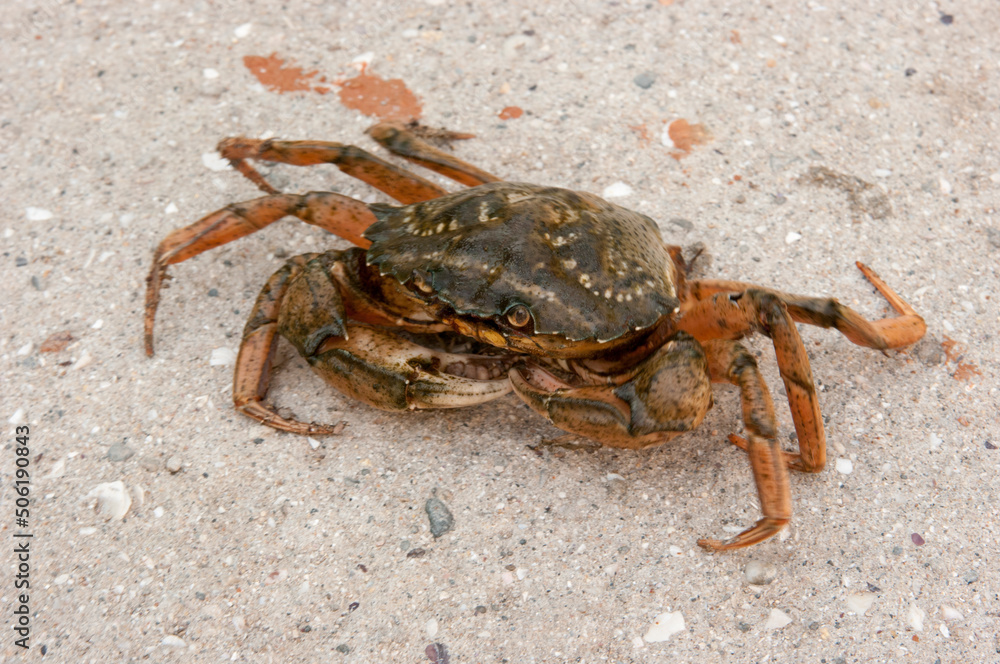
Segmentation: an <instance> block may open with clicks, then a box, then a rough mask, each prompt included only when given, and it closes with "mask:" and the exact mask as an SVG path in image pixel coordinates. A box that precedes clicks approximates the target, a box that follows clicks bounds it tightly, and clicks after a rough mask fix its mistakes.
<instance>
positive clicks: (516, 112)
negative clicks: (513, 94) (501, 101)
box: [497, 106, 524, 120]
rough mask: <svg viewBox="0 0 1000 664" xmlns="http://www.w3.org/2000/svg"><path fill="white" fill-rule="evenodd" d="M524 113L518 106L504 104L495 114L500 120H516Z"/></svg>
mask: <svg viewBox="0 0 1000 664" xmlns="http://www.w3.org/2000/svg"><path fill="white" fill-rule="evenodd" d="M522 115H524V111H523V110H521V108H520V107H518V106H506V107H504V109H503V110H502V111H500V113H499V114H498V115H497V117H499V118H500V119H501V120H516V119H518V118H519V117H521V116H522Z"/></svg>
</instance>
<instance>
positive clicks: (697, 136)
mask: <svg viewBox="0 0 1000 664" xmlns="http://www.w3.org/2000/svg"><path fill="white" fill-rule="evenodd" d="M667 135H668V136H670V140H671V141H672V142H673V144H674V148H675V150H674V151H673V152H671V153H670V156H671V157H673V158H674V159H676V160H678V161H680V160H681V158H682V157H685V156H687V155H689V154H691V149H692V148H693V147H694V146H696V145H704V144H705V143H707V142H708V141H709V139H711V138H712V135H711V134H709V133H708V130H707V129H705V126H704V125H700V124H691V123H690V122H688V121H687V120H685V119H684V118H678V119H676V120H674V121H673V122H671V123H670V124H669V125H667Z"/></svg>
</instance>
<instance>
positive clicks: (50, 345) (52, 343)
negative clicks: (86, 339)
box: [38, 330, 75, 353]
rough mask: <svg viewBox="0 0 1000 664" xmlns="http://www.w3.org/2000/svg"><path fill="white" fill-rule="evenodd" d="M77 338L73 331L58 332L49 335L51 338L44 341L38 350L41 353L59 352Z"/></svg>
mask: <svg viewBox="0 0 1000 664" xmlns="http://www.w3.org/2000/svg"><path fill="white" fill-rule="evenodd" d="M73 341H75V338H74V337H73V333H72V332H70V331H69V330H67V331H65V332H56V333H55V334H52V335H49V338H48V339H46V340H45V341H43V342H42V345H41V346H39V348H38V352H40V353H58V352H60V351H62V350H64V349H65V348H66V346H68V345H70V344H71V343H72V342H73Z"/></svg>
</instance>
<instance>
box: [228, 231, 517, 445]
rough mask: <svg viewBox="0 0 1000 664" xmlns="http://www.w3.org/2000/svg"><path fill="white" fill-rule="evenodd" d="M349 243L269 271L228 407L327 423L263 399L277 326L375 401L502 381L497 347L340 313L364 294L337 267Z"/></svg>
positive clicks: (323, 429) (397, 404)
mask: <svg viewBox="0 0 1000 664" xmlns="http://www.w3.org/2000/svg"><path fill="white" fill-rule="evenodd" d="M357 251H358V250H357V249H353V250H348V251H347V252H327V253H325V254H305V255H302V256H296V257H294V258H292V259H291V260H289V261H288V262H287V263H286V264H285V265H284V266H283V267H282V268H281V269H279V270H278V271H277V272H275V273H274V275H272V276H271V278H270V279H269V280H268V282H267V284H265V286H264V288H263V289H262V290H261V292H260V295H259V296H258V298H257V302H256V304H255V305H254V308H253V311H252V312H251V314H250V319H249V320H248V321H247V324H246V327H245V328H244V331H243V341H242V342H241V344H240V352H239V356H238V357H237V360H236V371H235V374H234V376H233V402H234V404H235V406H236V409H237V410H239V411H240V412H242V413H244V414H246V415H248V416H250V417H252V418H253V419H255V420H257V421H259V422H261V423H263V424H266V425H268V426H271V427H274V428H276V429H281V430H283V431H289V432H292V433H300V434H328V433H332V431H333V429H332V427H329V426H326V425H319V424H307V423H305V422H300V421H298V420H295V419H290V418H285V417H282V416H281V415H279V414H278V413H277V412H276V411H275V410H274V409H273V408H272V407H271V406H268V405H267V404H265V403H264V397H265V396H266V394H267V389H268V385H269V383H270V379H271V364H272V361H273V357H274V350H275V347H276V345H277V341H278V335H281V336H283V337H285V338H286V339H288V340H289V341H290V342H291V343H292V344H293V345H294V346H295V347H296V348H297V349H298V351H299V353H300V354H301V355H302V356H303V357H304V358H305V359H306V360H307V361H308V362H309V364H310V365H312V367H313V370H314V371H316V373H318V374H319V375H320V376H321V377H322V378H323V379H324V380H325V381H326V382H327V383H329V384H330V385H332V386H333V387H335V388H337V389H338V390H340V391H341V392H344V393H345V394H347V395H349V396H352V397H354V398H356V399H358V400H360V401H364V402H365V403H368V404H369V405H372V406H375V407H376V408H381V409H383V410H406V409H415V408H455V407H459V406H470V405H474V404H479V403H483V402H486V401H490V400H492V399H496V398H497V397H500V396H503V395H504V394H506V393H507V392H509V391H510V383H509V381H508V380H507V379H506V372H507V369H508V367H509V365H510V360H509V359H507V358H505V357H484V356H476V355H461V354H456V353H447V352H444V351H434V350H430V349H426V348H423V347H422V346H418V345H417V344H415V343H412V342H409V341H407V340H405V339H402V338H400V337H398V336H396V335H394V334H392V333H391V332H388V331H386V330H384V329H381V328H376V327H372V326H369V325H365V324H360V323H352V322H348V319H347V312H348V311H349V310H351V309H356V308H361V307H364V306H365V303H364V302H360V301H359V299H360V297H363V295H361V294H359V293H358V291H357V290H356V284H353V283H349V281H348V279H349V277H345V276H344V275H345V271H344V270H343V269H337V267H338V266H341V267H342V266H344V265H345V264H346V263H347V262H350V258H353V256H349V254H350V252H357ZM344 258H348V261H344V260H343V259H344Z"/></svg>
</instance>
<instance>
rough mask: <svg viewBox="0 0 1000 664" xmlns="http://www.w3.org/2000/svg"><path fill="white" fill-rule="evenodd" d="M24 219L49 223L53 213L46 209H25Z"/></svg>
mask: <svg viewBox="0 0 1000 664" xmlns="http://www.w3.org/2000/svg"><path fill="white" fill-rule="evenodd" d="M24 217H25V218H26V219H27V220H28V221H48V220H49V219H51V218H52V213H51V212H49V211H48V210H46V209H45V208H38V207H29V208H25V210H24Z"/></svg>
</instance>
